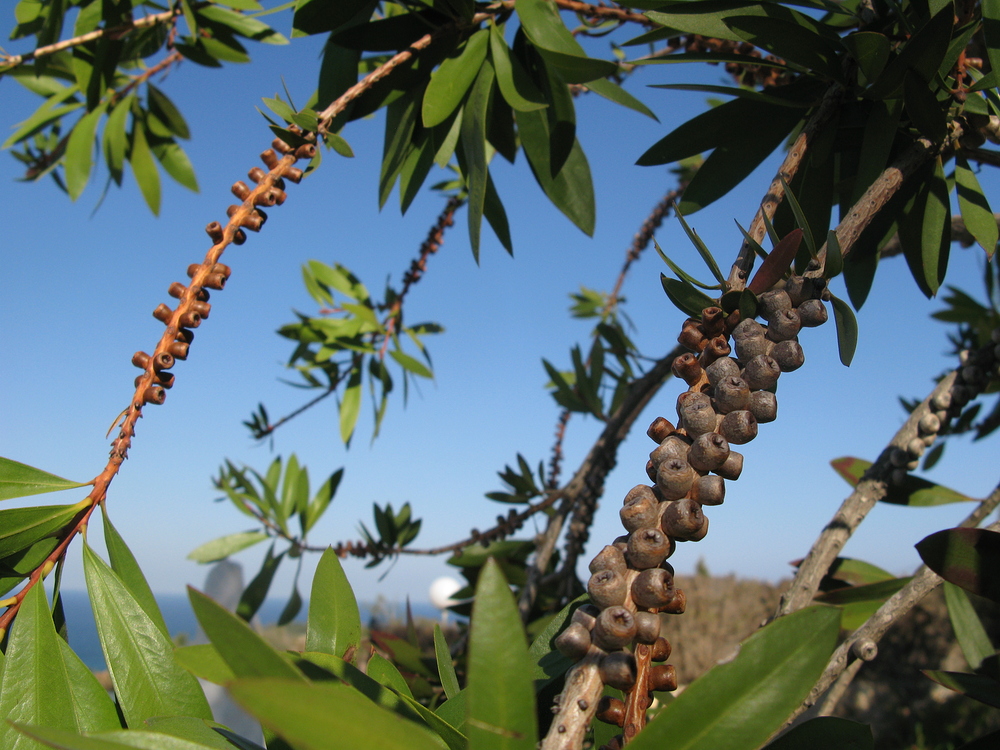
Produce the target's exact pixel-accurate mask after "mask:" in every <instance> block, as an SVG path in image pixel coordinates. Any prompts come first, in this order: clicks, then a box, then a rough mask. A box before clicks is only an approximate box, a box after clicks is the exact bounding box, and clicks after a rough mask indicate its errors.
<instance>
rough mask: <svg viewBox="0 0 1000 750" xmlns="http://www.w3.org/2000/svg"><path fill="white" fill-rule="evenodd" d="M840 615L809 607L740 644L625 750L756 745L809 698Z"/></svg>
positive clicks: (833, 640)
mask: <svg viewBox="0 0 1000 750" xmlns="http://www.w3.org/2000/svg"><path fill="white" fill-rule="evenodd" d="M839 622H840V614H839V612H838V611H837V610H836V609H833V608H830V607H809V608H807V609H803V610H800V611H798V612H795V613H794V614H791V615H788V616H786V617H782V618H780V619H778V620H775V621H774V622H772V623H771V624H769V625H768V626H767V627H765V628H762V629H761V630H759V631H757V632H756V633H754V634H753V635H752V636H750V638H748V639H747V640H745V641H744V642H743V643H742V645H741V647H740V652H739V655H738V656H737V657H736V658H735V659H733V660H732V661H731V662H729V663H726V664H720V665H718V666H716V667H714V668H713V669H711V670H710V671H709V672H707V673H706V674H704V675H702V676H701V677H699V678H698V679H697V680H696V681H695V682H693V683H692V684H691V685H689V686H688V688H687V689H686V690H685V691H684V692H683V693H681V694H680V695H679V696H677V697H676V698H675V699H674V700H673V701H671V703H670V704H669V705H668V706H667V707H666V708H665V709H664V710H663V711H662V712H661V713H660V714H659V715H658V716H657V717H656V718H655V719H653V720H652V721H651V722H650V723H649V724H648V725H647V726H646V728H645V729H644V730H643V731H642V732H640V733H639V734H638V735H637V736H636V737H635V739H634V740H633V741H632V742H631V743H630V747H631V748H632V749H633V750H650V749H651V748H660V747H665V746H667V744H668V743H669V747H670V748H671V750H689V749H690V750H694V748H699V749H701V748H705V749H706V750H707V749H708V748H711V749H712V750H730V749H733V750H735V749H736V748H752V747H758V746H759V745H761V744H762V743H763V742H764V741H765V740H767V738H768V737H769V736H770V735H771V734H772V733H773V732H774V731H776V730H777V729H779V728H780V727H781V725H782V723H783V722H784V721H785V719H787V718H788V715H789V714H790V713H791V712H792V710H794V709H795V708H796V707H797V706H798V705H799V703H800V702H801V701H802V699H803V698H805V696H806V695H807V694H808V693H809V690H810V688H812V686H813V684H814V683H815V681H816V680H817V679H818V678H819V676H820V674H821V673H822V672H823V669H824V668H825V667H826V663H827V660H828V659H829V657H830V654H831V653H832V652H833V648H834V646H835V645H836V642H837V634H838V630H839Z"/></svg>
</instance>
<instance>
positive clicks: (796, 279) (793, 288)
mask: <svg viewBox="0 0 1000 750" xmlns="http://www.w3.org/2000/svg"><path fill="white" fill-rule="evenodd" d="M814 289H815V282H814V281H813V279H812V278H809V277H804V276H794V275H793V276H792V277H791V278H789V279H788V281H786V282H785V291H786V292H788V298H789V299H790V300H791V301H792V307H798V306H799V305H801V304H802V303H803V302H805V301H806V300H807V299H812V298H813V291H814Z"/></svg>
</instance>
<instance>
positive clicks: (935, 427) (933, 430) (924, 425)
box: [918, 414, 941, 435]
mask: <svg viewBox="0 0 1000 750" xmlns="http://www.w3.org/2000/svg"><path fill="white" fill-rule="evenodd" d="M918 427H919V429H920V434H922V435H937V434H938V432H940V431H941V420H940V419H938V418H937V416H936V415H934V414H925V415H924V416H922V417H921V418H920V423H919V425H918Z"/></svg>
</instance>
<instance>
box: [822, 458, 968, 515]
mask: <svg viewBox="0 0 1000 750" xmlns="http://www.w3.org/2000/svg"><path fill="white" fill-rule="evenodd" d="M830 465H831V466H832V467H833V469H834V471H836V472H837V473H838V474H840V476H841V477H842V478H843V479H844V481H846V482H847V483H848V484H850V485H851V486H852V487H853V486H855V485H857V483H858V482H860V481H861V478H862V476H863V475H864V473H865V472H866V471H868V469H869V468H871V465H872V463H871V461H865V460H864V459H861V458H854V457H851V456H847V457H844V458H835V459H834V460H833V461H831V462H830ZM973 499H974V498H971V497H969V496H968V495H963V494H962V493H961V492H956V491H955V490H952V489H949V488H948V487H944V486H943V485H940V484H934V483H933V482H928V481H927V480H926V479H921V478H920V477H917V476H913V475H912V474H908V475H907V476H906V480H905V481H904V482H903V484H901V485H898V486H892V487H889V488H887V490H886V495H885V497H884V498H882V501H883V502H886V503H892V504H893V505H910V506H913V507H930V506H933V505H946V504H947V503H964V502H971V501H972V500H973Z"/></svg>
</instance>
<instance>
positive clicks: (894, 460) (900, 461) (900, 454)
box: [889, 447, 910, 468]
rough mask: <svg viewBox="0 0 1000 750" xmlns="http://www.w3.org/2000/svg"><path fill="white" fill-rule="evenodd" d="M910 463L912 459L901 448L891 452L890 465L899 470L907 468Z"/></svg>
mask: <svg viewBox="0 0 1000 750" xmlns="http://www.w3.org/2000/svg"><path fill="white" fill-rule="evenodd" d="M909 462H910V457H909V456H908V455H906V451H905V450H903V449H902V448H899V447H893V448H892V449H891V450H890V451H889V463H890V464H891V465H892V466H895V467H897V468H899V467H903V466H906V464H908V463H909Z"/></svg>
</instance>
